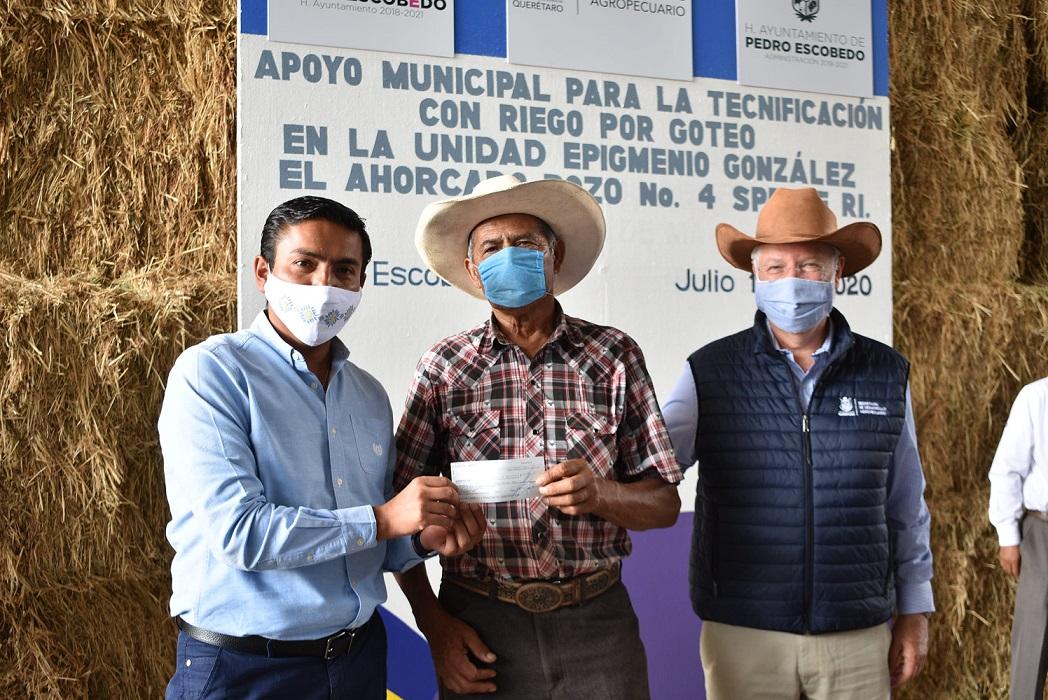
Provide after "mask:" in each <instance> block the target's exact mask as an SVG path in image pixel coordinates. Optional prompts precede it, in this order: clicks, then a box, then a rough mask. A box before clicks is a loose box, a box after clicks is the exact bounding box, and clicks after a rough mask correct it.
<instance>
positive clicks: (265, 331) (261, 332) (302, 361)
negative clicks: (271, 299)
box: [250, 309, 349, 376]
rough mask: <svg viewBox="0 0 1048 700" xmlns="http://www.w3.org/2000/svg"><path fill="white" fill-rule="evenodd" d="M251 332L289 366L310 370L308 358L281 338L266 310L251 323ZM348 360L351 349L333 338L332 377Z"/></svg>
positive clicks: (336, 338) (260, 312)
mask: <svg viewBox="0 0 1048 700" xmlns="http://www.w3.org/2000/svg"><path fill="white" fill-rule="evenodd" d="M250 330H251V333H253V334H254V335H255V336H257V337H258V338H260V339H261V340H262V341H263V342H264V343H265V344H266V345H268V346H269V347H271V348H273V349H274V350H275V351H276V353H277V354H278V355H280V357H281V358H283V360H284V361H285V362H287V363H288V364H289V365H291V366H292V367H294V368H295V369H298V370H308V367H307V366H306V358H305V357H303V356H302V353H300V352H299V351H298V350H296V349H295V348H293V347H292V346H291V345H289V344H288V342H287V341H286V340H284V339H283V338H281V337H280V334H279V333H277V329H276V328H274V327H273V324H272V322H270V320H269V316H267V315H266V311H265V310H264V309H263V310H262V311H259V312H258V316H255V320H254V321H252V322H251V328H250ZM348 358H349V348H347V347H346V344H345V343H343V342H342V341H341V340H339V338H338V336H336V337H334V338H332V339H331V374H332V376H333V375H334V374H335V372H337V371H338V370H339V369H340V368H341V366H342V365H343V364H344V363H345V361H346V360H347V359H348Z"/></svg>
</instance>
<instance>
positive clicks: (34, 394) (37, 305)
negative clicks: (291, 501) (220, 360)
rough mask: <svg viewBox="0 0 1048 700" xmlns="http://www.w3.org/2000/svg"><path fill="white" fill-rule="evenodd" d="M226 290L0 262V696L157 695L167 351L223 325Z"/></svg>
mask: <svg viewBox="0 0 1048 700" xmlns="http://www.w3.org/2000/svg"><path fill="white" fill-rule="evenodd" d="M235 299H236V292H235V284H234V280H233V277H232V276H230V275H221V276H217V275H211V276H203V275H201V276H196V277H193V278H188V279H185V278H177V277H171V276H163V275H158V274H156V273H155V272H154V271H152V270H146V271H144V272H143V273H140V274H136V275H127V276H125V277H121V278H118V279H116V280H113V281H112V282H111V283H106V284H103V283H101V282H100V281H99V280H97V279H91V278H85V277H79V278H67V279H51V280H47V281H31V280H25V279H23V278H19V277H16V276H13V275H10V274H5V273H0V338H3V344H2V345H0V363H2V365H3V366H4V367H5V368H6V371H5V372H4V373H3V374H2V375H0V405H3V406H4V411H3V415H2V416H0V481H2V483H4V484H5V488H4V489H3V490H2V491H0V519H2V520H3V522H7V523H17V527H11V528H5V529H4V530H3V531H2V532H3V534H0V572H3V574H2V576H0V582H2V583H0V629H6V630H9V631H10V633H11V638H10V643H9V644H8V645H7V646H6V647H4V648H3V649H0V669H2V675H0V696H2V697H15V696H16V695H13V694H11V693H6V692H3V691H4V690H5V689H7V688H14V687H24V688H27V689H32V690H33V694H34V695H39V696H42V697H101V696H106V697H113V696H118V695H124V696H126V697H134V696H139V697H142V696H156V695H157V694H158V693H159V690H160V688H159V687H158V685H157V683H158V679H161V678H162V677H163V676H164V675H165V674H167V673H169V667H170V664H171V660H172V659H173V655H172V653H171V652H172V644H173V639H174V636H173V634H172V635H164V634H163V633H164V632H166V631H170V630H168V628H167V626H165V625H164V624H163V622H162V621H163V619H164V617H166V611H165V608H166V602H167V597H168V595H169V585H170V584H169V579H168V568H169V565H170V556H171V553H170V548H169V547H168V546H167V544H166V542H165V540H164V525H165V523H166V520H167V517H168V512H167V505H166V500H165V498H164V490H163V471H162V468H161V464H160V450H159V445H158V440H157V436H156V419H157V416H158V414H159V409H160V402H161V400H162V397H163V383H164V380H165V379H166V377H167V372H168V370H169V368H170V366H171V365H172V364H173V363H174V360H175V358H176V357H177V356H178V354H179V353H180V352H181V351H182V349H183V348H185V347H186V346H187V345H190V344H193V343H195V342H198V341H199V340H201V339H203V338H205V337H207V336H208V335H210V334H212V333H214V332H218V331H222V330H228V329H230V328H231V327H232V325H233V318H234V304H235ZM100 613H107V614H106V616H105V617H104V618H99V614H100ZM100 619H104V620H106V622H105V625H106V632H105V633H104V634H80V633H78V634H77V635H75V636H73V637H70V636H69V635H67V634H65V632H64V631H67V630H81V629H83V628H85V627H87V628H94V626H96V625H97V624H98V621H99V620H100ZM157 635H160V638H158V639H154V640H152V641H147V640H146V637H147V636H152V637H157ZM165 639H166V644H165ZM129 640H137V641H140V642H141V644H139V645H137V646H129V643H128V642H129ZM132 656H134V658H131V657H132ZM147 670H148V673H147V674H146V676H145V677H143V676H142V674H143V673H145V672H146V671H147ZM161 671H162V673H161ZM92 689H98V690H99V691H103V690H104V692H98V693H96V692H93V691H92Z"/></svg>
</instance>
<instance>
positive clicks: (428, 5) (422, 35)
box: [269, 0, 455, 74]
mask: <svg viewBox="0 0 1048 700" xmlns="http://www.w3.org/2000/svg"><path fill="white" fill-rule="evenodd" d="M269 38H270V39H271V40H273V41H288V42H295V43H299V44H312V45H315V46H337V47H345V48H357V49H379V50H382V51H399V52H403V53H415V54H427V55H430V56H453V55H455V0H338V1H337V2H319V1H317V0H269ZM317 72H318V74H320V73H322V72H323V68H322V67H320V66H318V67H317Z"/></svg>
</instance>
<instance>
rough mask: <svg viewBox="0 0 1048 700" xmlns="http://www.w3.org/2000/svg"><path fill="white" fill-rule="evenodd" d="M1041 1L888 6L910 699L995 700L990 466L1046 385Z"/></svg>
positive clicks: (1002, 609) (1002, 664)
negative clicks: (911, 427) (920, 668)
mask: <svg viewBox="0 0 1048 700" xmlns="http://www.w3.org/2000/svg"><path fill="white" fill-rule="evenodd" d="M1037 5H1040V6H1041V7H1040V8H1038V7H1037ZM1045 6H1048V4H1046V3H1043V2H1042V1H1035V2H1030V1H1029V0H1026V1H1024V0H990V1H988V2H967V1H965V0H954V1H952V2H946V3H918V2H902V3H891V4H890V6H889V7H890V28H891V75H892V86H891V90H892V121H893V126H894V134H895V150H894V153H893V188H892V199H893V215H894V221H893V232H894V248H893V253H894V261H893V262H894V268H895V290H896V301H895V334H896V345H897V346H898V347H899V348H900V349H901V350H902V351H903V352H904V353H906V354H907V355H908V356H909V357H910V359H911V360H912V362H913V377H912V382H913V396H914V403H915V414H916V419H917V426H918V433H919V439H920V443H921V452H922V455H923V457H924V465H925V474H926V476H927V479H928V490H927V497H928V501H929V505H930V507H931V510H932V518H933V531H932V545H933V550H934V553H935V557H936V565H935V591H936V600H937V603H938V606H939V609H940V614H939V615H938V616H937V617H936V618H935V619H934V622H933V624H932V644H931V657H930V665H929V668H928V672H927V673H926V674H925V675H924V677H923V678H921V679H920V681H919V682H918V683H917V684H916V686H915V687H913V688H912V689H910V690H909V691H908V692H907V693H906V694H905V695H906V696H907V697H913V698H926V697H935V698H1003V697H1007V689H1008V666H1009V656H1008V654H1009V644H1008V640H1009V630H1010V625H1011V606H1012V602H1013V596H1014V587H1013V584H1012V583H1011V582H1010V580H1008V579H1007V577H1005V576H1004V574H1003V573H1002V572H1001V570H1000V569H999V567H998V566H997V565H996V553H997V540H996V534H995V533H994V531H993V528H992V527H990V525H989V523H988V522H987V516H986V505H987V501H988V496H989V483H988V481H987V471H988V469H989V465H990V462H991V460H992V458H993V453H994V450H995V448H996V444H997V441H998V439H999V438H1000V434H1001V430H1002V429H1003V427H1004V423H1005V420H1006V419H1007V416H1008V411H1009V408H1010V406H1011V403H1012V401H1013V400H1014V398H1015V395H1016V393H1017V392H1018V389H1019V388H1020V387H1021V386H1022V385H1023V384H1025V383H1027V382H1029V381H1032V380H1033V379H1036V378H1038V377H1042V376H1045V375H1048V353H1046V349H1048V288H1046V287H1044V286H1043V285H1044V283H1045V281H1046V280H1048V277H1046V276H1045V271H1046V270H1048V249H1045V248H1044V246H1043V245H1042V244H1041V240H1042V239H1043V236H1041V235H1040V233H1039V231H1044V227H1043V224H1044V220H1045V219H1044V211H1045V210H1046V207H1048V204H1046V202H1048V199H1046V197H1048V172H1046V171H1048V169H1046V168H1045V167H1044V166H1045V164H1046V163H1045V159H1046V158H1048V155H1046V153H1048V152H1046V151H1045V150H1044V146H1045V145H1048V139H1046V136H1048V134H1045V132H1044V121H1043V119H1042V118H1040V117H1039V116H1037V114H1036V113H1035V112H1033V111H1031V106H1033V105H1036V104H1037V103H1038V101H1040V102H1041V104H1043V93H1042V92H1041V90H1042V87H1043V85H1044V80H1043V76H1044V75H1045V73H1044V65H1045V61H1048V54H1046V53H1045V51H1044V49H1043V48H1041V47H1040V46H1039V45H1038V40H1037V37H1040V36H1041V34H1042V33H1044V32H1046V31H1048V21H1046V19H1048V18H1046V17H1045V16H1044V14H1045V13H1044V7H1045ZM1038 218H1039V219H1040V222H1041V223H1040V224H1039V225H1037V224H1035V220H1036V219H1038ZM1038 226H1040V228H1039V229H1038V228H1037V227H1038ZM1031 233H1036V235H1031Z"/></svg>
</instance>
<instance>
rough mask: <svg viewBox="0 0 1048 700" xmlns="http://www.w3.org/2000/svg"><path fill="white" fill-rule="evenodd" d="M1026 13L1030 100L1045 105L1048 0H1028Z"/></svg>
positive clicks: (1046, 90) (1047, 56)
mask: <svg viewBox="0 0 1048 700" xmlns="http://www.w3.org/2000/svg"><path fill="white" fill-rule="evenodd" d="M1026 14H1027V16H1028V17H1029V22H1028V23H1027V46H1028V48H1029V52H1030V57H1031V59H1032V62H1031V65H1030V92H1031V93H1032V94H1031V99H1030V102H1031V103H1034V104H1039V105H1041V106H1042V107H1043V106H1044V105H1045V100H1046V99H1048V0H1028V3H1027V8H1026Z"/></svg>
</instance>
